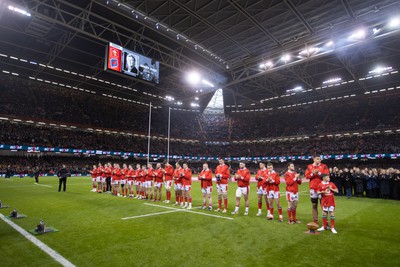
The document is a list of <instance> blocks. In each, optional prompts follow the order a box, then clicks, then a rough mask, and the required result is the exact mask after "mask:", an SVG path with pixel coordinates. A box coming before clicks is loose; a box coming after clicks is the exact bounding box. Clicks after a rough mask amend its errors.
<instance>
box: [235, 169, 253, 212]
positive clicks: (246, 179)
mask: <svg viewBox="0 0 400 267" xmlns="http://www.w3.org/2000/svg"><path fill="white" fill-rule="evenodd" d="M250 178H251V174H250V171H249V170H248V169H247V168H246V164H245V163H244V162H240V163H239V169H238V170H237V171H236V174H235V180H236V181H237V185H238V187H237V189H236V205H235V211H233V212H232V213H231V214H238V213H239V206H240V199H241V198H242V196H243V197H244V201H245V206H246V207H245V211H244V215H246V216H247V215H249V193H250V187H249V184H250Z"/></svg>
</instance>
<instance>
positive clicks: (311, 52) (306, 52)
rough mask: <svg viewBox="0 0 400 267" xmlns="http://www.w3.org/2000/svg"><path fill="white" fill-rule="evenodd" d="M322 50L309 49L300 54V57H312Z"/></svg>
mask: <svg viewBox="0 0 400 267" xmlns="http://www.w3.org/2000/svg"><path fill="white" fill-rule="evenodd" d="M319 50H320V49H319V48H318V47H309V48H306V49H304V50H302V51H300V52H299V55H300V56H311V55H313V54H315V53H317V52H318V51H319Z"/></svg>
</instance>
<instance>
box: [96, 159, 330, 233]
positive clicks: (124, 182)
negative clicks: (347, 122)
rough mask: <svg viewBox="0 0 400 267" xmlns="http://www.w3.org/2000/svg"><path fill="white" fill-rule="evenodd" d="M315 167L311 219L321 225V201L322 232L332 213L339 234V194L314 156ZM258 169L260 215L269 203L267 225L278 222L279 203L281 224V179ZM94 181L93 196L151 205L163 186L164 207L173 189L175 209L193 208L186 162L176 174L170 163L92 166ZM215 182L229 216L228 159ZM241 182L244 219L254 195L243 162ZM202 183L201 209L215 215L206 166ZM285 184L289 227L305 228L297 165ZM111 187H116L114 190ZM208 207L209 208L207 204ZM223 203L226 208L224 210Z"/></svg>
mask: <svg viewBox="0 0 400 267" xmlns="http://www.w3.org/2000/svg"><path fill="white" fill-rule="evenodd" d="M313 161H314V163H312V164H310V165H309V166H308V167H307V170H306V172H305V178H306V179H309V180H310V183H309V186H310V197H311V202H312V214H313V220H314V222H315V223H318V206H317V204H318V199H319V198H322V200H321V206H322V210H323V216H322V220H323V226H322V227H321V228H320V229H319V230H320V231H323V230H325V229H327V215H328V213H330V219H331V229H332V232H334V233H336V231H335V230H334V209H335V202H334V197H333V193H332V192H336V191H337V188H336V186H335V185H334V184H333V183H332V182H330V181H329V170H328V167H327V166H326V165H325V164H323V163H321V157H319V156H314V157H313ZM259 167H260V168H259V170H258V171H257V173H256V175H255V177H254V178H255V179H256V181H257V192H256V193H257V199H258V213H257V215H256V216H261V215H262V204H263V200H265V205H266V209H267V218H268V220H273V219H274V203H275V204H276V207H277V210H278V216H279V221H280V222H282V221H283V211H282V206H281V203H280V188H279V185H280V182H281V179H280V175H279V173H278V172H276V171H275V170H274V168H273V165H272V163H268V164H264V163H260V164H259ZM91 174H92V181H93V189H92V191H93V192H96V191H97V192H106V191H111V192H112V194H113V195H116V196H121V197H131V198H137V199H146V200H151V201H161V198H162V187H163V185H164V187H165V190H166V199H165V201H164V202H165V203H170V202H171V189H172V186H174V191H175V203H174V206H182V207H183V208H186V209H191V208H192V196H191V187H192V171H191V169H190V168H189V167H188V165H187V163H183V164H182V166H181V164H180V163H179V162H177V163H175V169H174V168H173V166H172V165H171V164H169V163H168V162H166V163H165V164H164V169H163V168H162V166H161V164H160V163H157V165H156V168H155V169H154V168H153V165H152V164H148V165H147V166H146V165H142V166H141V165H140V164H137V165H136V168H133V166H132V165H126V164H124V165H123V166H122V168H120V166H119V164H117V163H115V164H114V166H111V164H110V163H108V164H106V165H104V166H102V165H101V164H99V165H98V166H95V165H94V166H93V169H92V171H91ZM214 176H215V178H216V189H217V194H218V208H217V209H216V210H215V211H216V212H222V213H226V212H227V208H228V198H227V192H228V183H229V180H230V179H231V174H230V169H229V167H228V166H227V165H226V164H225V163H224V160H223V159H219V165H218V166H217V167H216V169H215V171H214ZM233 178H234V180H235V181H236V182H237V186H238V187H237V189H236V202H235V209H234V211H233V212H232V214H238V213H239V206H240V200H241V198H242V196H243V198H244V200H245V212H244V215H248V213H249V192H250V187H249V185H250V179H251V174H250V171H249V170H248V169H247V168H246V165H245V163H243V162H241V163H239V169H238V170H237V171H236V173H235V174H234V176H233ZM198 179H199V181H200V186H201V191H202V196H203V205H202V207H201V208H202V209H208V210H212V207H213V204H212V190H213V180H212V179H213V172H212V170H210V169H209V166H208V164H207V163H204V164H203V169H202V171H201V172H200V173H199V175H198ZM284 179H285V182H286V200H287V202H288V208H287V214H288V221H289V223H290V224H294V223H300V222H299V221H298V220H297V217H296V209H297V203H298V200H299V190H298V186H299V185H300V184H301V183H302V180H301V178H300V177H299V174H298V173H296V172H295V166H294V164H293V163H289V164H288V170H287V171H286V172H285V174H284ZM110 186H111V187H110ZM207 202H208V205H207ZM222 202H223V204H224V205H223V207H222Z"/></svg>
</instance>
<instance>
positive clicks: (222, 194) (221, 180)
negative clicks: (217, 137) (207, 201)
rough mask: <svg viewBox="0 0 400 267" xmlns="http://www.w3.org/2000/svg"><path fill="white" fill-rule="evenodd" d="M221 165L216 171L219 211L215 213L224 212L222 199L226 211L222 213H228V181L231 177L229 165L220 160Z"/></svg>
mask: <svg viewBox="0 0 400 267" xmlns="http://www.w3.org/2000/svg"><path fill="white" fill-rule="evenodd" d="M218 162H219V165H218V166H217V168H216V169H215V178H216V179H217V193H218V209H216V210H215V211H217V212H218V211H221V210H222V199H224V209H223V210H222V213H226V210H227V209H228V182H229V181H228V180H229V178H230V177H231V174H230V172H229V167H228V165H225V161H224V159H223V158H220V159H219V160H218Z"/></svg>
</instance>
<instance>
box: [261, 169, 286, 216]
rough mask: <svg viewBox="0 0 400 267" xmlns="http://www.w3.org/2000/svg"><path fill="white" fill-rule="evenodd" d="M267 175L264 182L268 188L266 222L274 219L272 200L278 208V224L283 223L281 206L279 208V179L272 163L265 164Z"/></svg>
mask: <svg viewBox="0 0 400 267" xmlns="http://www.w3.org/2000/svg"><path fill="white" fill-rule="evenodd" d="M267 169H268V174H267V177H266V179H265V181H264V183H266V186H267V188H268V203H269V212H270V215H269V216H268V220H273V219H274V200H275V203H276V206H277V208H278V213H279V222H283V215H282V206H281V201H280V198H281V192H280V191H279V184H280V183H281V177H280V176H279V173H277V172H276V171H275V170H274V165H272V163H268V164H267Z"/></svg>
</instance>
